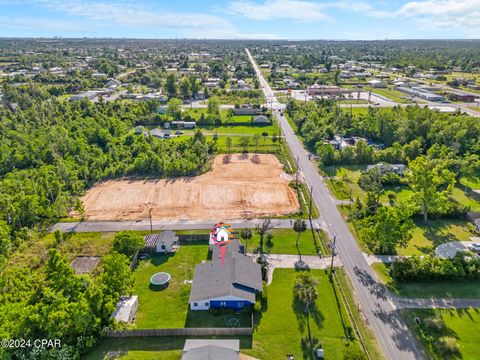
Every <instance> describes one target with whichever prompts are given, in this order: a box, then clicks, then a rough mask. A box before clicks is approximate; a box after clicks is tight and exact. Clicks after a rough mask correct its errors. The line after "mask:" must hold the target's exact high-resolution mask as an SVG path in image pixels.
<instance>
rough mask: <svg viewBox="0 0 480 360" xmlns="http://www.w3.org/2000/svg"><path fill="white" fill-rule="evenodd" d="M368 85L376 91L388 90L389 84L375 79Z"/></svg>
mask: <svg viewBox="0 0 480 360" xmlns="http://www.w3.org/2000/svg"><path fill="white" fill-rule="evenodd" d="M368 83H369V84H370V86H371V87H372V88H374V89H379V88H386V87H387V84H385V83H384V82H383V81H382V80H377V79H373V80H369V81H368Z"/></svg>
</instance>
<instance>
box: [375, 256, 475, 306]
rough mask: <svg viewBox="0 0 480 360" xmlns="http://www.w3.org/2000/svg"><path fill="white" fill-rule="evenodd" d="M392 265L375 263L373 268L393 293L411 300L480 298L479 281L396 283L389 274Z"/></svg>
mask: <svg viewBox="0 0 480 360" xmlns="http://www.w3.org/2000/svg"><path fill="white" fill-rule="evenodd" d="M389 266H390V265H388V264H383V263H374V264H373V265H372V268H373V269H374V270H375V271H376V273H377V275H378V279H379V280H380V281H381V282H382V283H384V284H385V285H387V287H388V289H389V290H390V291H392V292H393V293H395V294H397V295H400V296H405V297H411V298H448V297H453V298H474V299H475V298H480V286H479V284H478V281H475V280H471V281H468V280H466V281H459V280H455V281H429V282H413V283H399V282H395V281H394V280H393V279H392V278H391V277H390V275H389V274H388V267H389Z"/></svg>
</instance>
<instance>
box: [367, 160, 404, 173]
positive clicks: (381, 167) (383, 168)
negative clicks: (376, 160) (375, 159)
mask: <svg viewBox="0 0 480 360" xmlns="http://www.w3.org/2000/svg"><path fill="white" fill-rule="evenodd" d="M370 169H378V171H379V172H380V173H383V174H384V173H387V172H394V173H396V174H397V175H401V176H402V175H403V174H404V173H405V169H406V166H405V165H403V164H383V163H380V164H375V165H368V166H367V171H368V170H370Z"/></svg>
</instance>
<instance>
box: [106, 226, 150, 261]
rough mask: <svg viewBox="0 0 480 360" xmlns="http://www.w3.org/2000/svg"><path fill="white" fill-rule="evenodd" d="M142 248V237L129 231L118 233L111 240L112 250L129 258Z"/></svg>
mask: <svg viewBox="0 0 480 360" xmlns="http://www.w3.org/2000/svg"><path fill="white" fill-rule="evenodd" d="M143 246H144V243H143V239H142V237H141V236H140V235H138V234H136V233H134V232H133V231H131V230H124V231H120V232H118V233H117V234H115V239H114V240H113V249H114V250H115V251H117V252H118V253H120V254H124V255H126V256H127V257H129V258H130V257H132V256H133V255H135V253H136V252H137V251H138V250H140V249H142V248H143Z"/></svg>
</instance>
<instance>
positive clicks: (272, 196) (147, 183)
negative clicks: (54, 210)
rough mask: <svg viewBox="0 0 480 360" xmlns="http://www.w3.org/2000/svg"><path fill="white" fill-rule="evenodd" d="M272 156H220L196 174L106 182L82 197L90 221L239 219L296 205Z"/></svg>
mask: <svg viewBox="0 0 480 360" xmlns="http://www.w3.org/2000/svg"><path fill="white" fill-rule="evenodd" d="M289 182H290V179H289V176H288V175H287V174H285V173H284V172H283V169H282V164H281V163H280V162H279V161H278V159H277V158H276V156H274V155H269V154H260V155H241V154H233V155H230V156H229V155H220V156H217V157H216V158H215V159H214V161H213V165H212V169H211V170H210V171H209V172H207V173H205V174H202V175H199V176H195V177H181V178H173V179H162V180H118V181H107V182H104V183H101V184H99V185H97V186H95V187H94V188H92V189H90V190H89V191H88V192H87V194H86V195H85V196H84V197H83V198H82V200H83V203H84V205H85V214H86V217H87V218H88V219H89V220H141V219H145V218H148V217H149V209H151V212H152V219H154V220H167V219H168V220H170V219H174V220H175V219H178V220H179V219H191V220H210V219H224V220H226V219H238V218H252V217H262V216H280V215H286V214H290V213H295V212H296V211H298V209H299V208H300V205H299V202H298V199H297V197H296V194H295V191H294V189H292V188H291V187H289V185H288V184H289Z"/></svg>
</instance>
